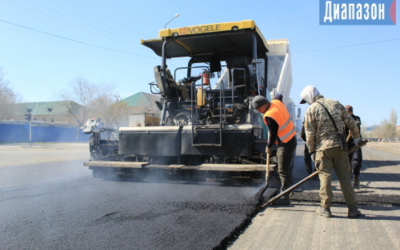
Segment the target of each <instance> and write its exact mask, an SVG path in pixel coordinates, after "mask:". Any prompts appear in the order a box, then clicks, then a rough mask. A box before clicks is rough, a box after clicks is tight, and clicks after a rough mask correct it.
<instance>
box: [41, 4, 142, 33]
mask: <svg viewBox="0 0 400 250" xmlns="http://www.w3.org/2000/svg"><path fill="white" fill-rule="evenodd" d="M44 1H45V2H47V3H49V4H51V5H53V6H56V7H58V8H60V9H64V10H66V11H68V12H70V13H73V14H75V15H76V16H79V17H81V18H84V19H87V20H89V21H91V22H94V23H96V24H97V23H99V20H92V19H90V18H88V17H87V16H84V15H82V14H79V13H77V12H75V11H72V10H69V9H68V8H65V7H63V6H60V5H57V4H54V3H53V2H51V1H49V0H44ZM103 19H104V18H102V19H101V20H103ZM102 26H107V27H108V28H111V29H112V30H113V31H118V32H120V33H122V34H124V35H126V36H128V37H131V36H132V35H131V34H128V33H126V32H125V31H122V30H120V29H116V28H115V27H113V26H110V25H108V23H106V22H103V24H102ZM136 37H138V38H140V37H139V36H136ZM128 40H130V41H131V39H130V38H129V39H128Z"/></svg>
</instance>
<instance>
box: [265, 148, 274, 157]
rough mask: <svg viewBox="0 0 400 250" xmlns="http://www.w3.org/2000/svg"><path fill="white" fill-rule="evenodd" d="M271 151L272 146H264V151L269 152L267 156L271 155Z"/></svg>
mask: <svg viewBox="0 0 400 250" xmlns="http://www.w3.org/2000/svg"><path fill="white" fill-rule="evenodd" d="M272 151H273V149H272V147H266V148H265V153H267V154H269V156H272Z"/></svg>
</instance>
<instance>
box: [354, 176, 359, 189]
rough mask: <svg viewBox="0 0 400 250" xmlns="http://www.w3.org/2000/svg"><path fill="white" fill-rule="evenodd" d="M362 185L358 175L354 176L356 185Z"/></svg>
mask: <svg viewBox="0 0 400 250" xmlns="http://www.w3.org/2000/svg"><path fill="white" fill-rule="evenodd" d="M359 185H360V179H359V178H358V176H354V187H358V186H359Z"/></svg>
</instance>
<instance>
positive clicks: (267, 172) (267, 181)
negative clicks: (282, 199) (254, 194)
mask: <svg viewBox="0 0 400 250" xmlns="http://www.w3.org/2000/svg"><path fill="white" fill-rule="evenodd" d="M265 167H266V169H265V186H264V187H263V189H262V190H261V193H260V197H261V196H262V195H263V194H264V193H265V190H267V188H268V185H269V154H268V153H267V164H266V166H265Z"/></svg>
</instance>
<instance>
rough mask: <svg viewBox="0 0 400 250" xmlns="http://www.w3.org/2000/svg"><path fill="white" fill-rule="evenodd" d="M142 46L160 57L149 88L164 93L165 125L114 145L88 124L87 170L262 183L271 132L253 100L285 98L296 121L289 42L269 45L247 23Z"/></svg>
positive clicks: (122, 136) (163, 33)
mask: <svg viewBox="0 0 400 250" xmlns="http://www.w3.org/2000/svg"><path fill="white" fill-rule="evenodd" d="M141 44H142V45H144V46H146V47H148V48H150V49H151V50H153V51H154V53H155V54H157V55H158V56H160V57H161V65H158V66H155V67H154V75H155V82H153V83H151V84H150V89H151V92H152V93H153V94H159V95H161V101H160V102H159V103H158V106H159V108H160V124H159V126H147V127H146V126H145V127H121V128H119V129H118V131H115V132H118V138H117V139H116V140H106V139H105V140H102V139H100V133H101V132H102V131H105V130H107V129H104V128H103V129H96V122H95V121H89V122H88V123H87V124H86V126H85V128H84V132H85V133H91V134H92V136H91V138H90V154H91V160H90V161H88V162H85V163H84V165H85V166H88V167H89V168H90V169H92V170H93V175H94V176H95V177H101V176H104V175H107V174H121V175H133V176H143V174H145V173H147V172H149V171H164V172H166V173H169V174H182V173H183V174H188V175H189V176H194V177H201V178H203V177H207V176H209V177H213V178H227V177H228V178H232V177H241V178H243V177H248V178H260V179H264V177H265V170H266V167H265V162H266V161H265V147H266V143H267V138H268V130H267V127H266V126H265V125H264V124H263V122H262V117H261V115H260V114H259V113H258V112H257V111H256V110H253V108H252V104H251V101H252V99H253V98H254V97H255V96H256V95H263V96H266V97H267V98H269V99H271V96H272V95H274V94H276V93H280V94H282V95H283V101H284V103H285V104H286V106H287V107H288V109H289V111H290V112H291V114H292V117H293V118H295V117H294V105H293V102H292V101H291V100H290V99H289V92H290V88H291V83H292V74H291V60H290V51H289V42H288V40H287V39H280V40H270V41H267V40H265V39H264V37H263V35H262V34H261V32H260V30H259V28H258V27H257V26H256V24H255V22H254V21H252V20H246V21H240V22H229V23H216V24H207V25H199V26H190V27H183V28H176V29H164V30H160V32H159V37H158V38H156V39H150V40H141ZM167 60H168V64H171V65H169V66H172V65H174V67H175V69H174V70H173V72H171V71H170V70H169V68H168V66H167ZM178 64H179V66H175V65H178ZM179 76H181V78H180V79H179Z"/></svg>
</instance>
